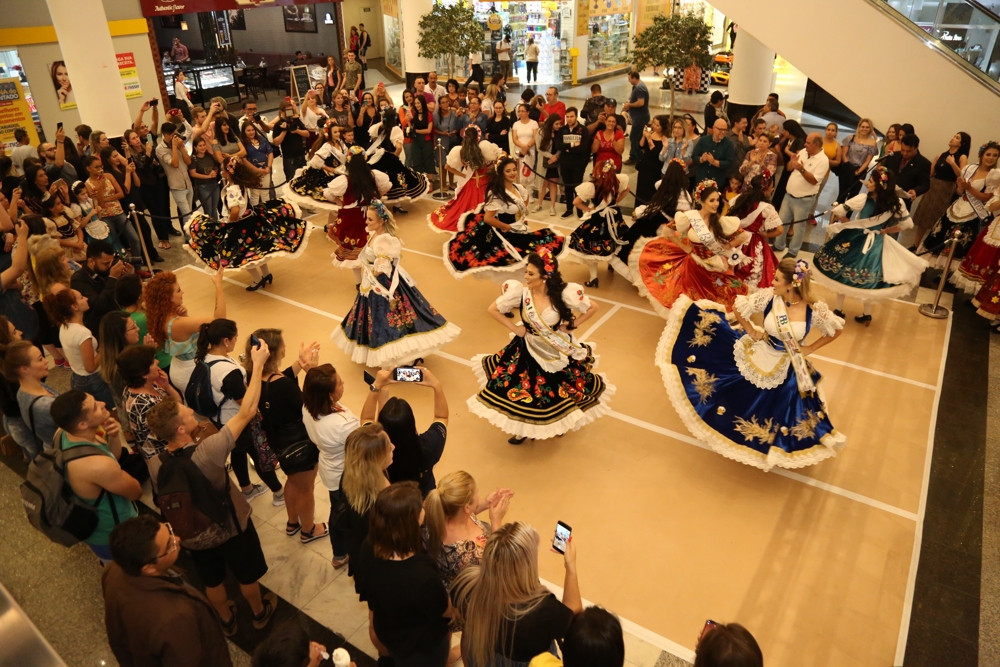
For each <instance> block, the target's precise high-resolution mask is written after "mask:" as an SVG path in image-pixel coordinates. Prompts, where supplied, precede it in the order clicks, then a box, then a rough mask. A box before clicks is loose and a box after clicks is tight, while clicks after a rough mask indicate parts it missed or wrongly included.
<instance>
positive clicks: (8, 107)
mask: <svg viewBox="0 0 1000 667" xmlns="http://www.w3.org/2000/svg"><path fill="white" fill-rule="evenodd" d="M18 128H24V129H25V130H27V131H28V139H29V141H30V143H31V145H32V146H37V145H38V132H36V131H35V121H34V120H32V118H31V111H30V110H29V109H28V101H27V100H26V99H25V97H24V88H22V87H21V81H20V79H16V78H14V79H0V144H2V145H3V150H4V153H6V154H7V155H10V152H11V151H12V150H14V146H16V145H17V142H16V141H14V130H16V129H18Z"/></svg>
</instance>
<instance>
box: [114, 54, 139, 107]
mask: <svg viewBox="0 0 1000 667" xmlns="http://www.w3.org/2000/svg"><path fill="white" fill-rule="evenodd" d="M115 56H116V57H117V58H118V73H119V74H120V75H121V77H122V85H123V86H124V87H125V99H127V100H131V99H135V98H137V97H142V86H141V85H139V69H138V68H137V67H136V66H135V56H134V55H133V54H131V53H116V54H115Z"/></svg>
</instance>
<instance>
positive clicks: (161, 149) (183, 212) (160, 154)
mask: <svg viewBox="0 0 1000 667" xmlns="http://www.w3.org/2000/svg"><path fill="white" fill-rule="evenodd" d="M160 138H161V141H160V143H159V144H157V145H156V159H157V160H159V161H160V166H162V167H163V172H164V173H165V174H166V175H167V185H168V186H169V188H170V196H171V197H173V199H174V203H175V204H177V215H179V216H180V223H181V229H184V224H185V223H186V222H187V219H188V217H189V216H190V215H191V211H192V210H193V208H194V189H193V188H192V187H191V177H190V176H189V175H188V165H189V164H191V156H190V155H188V152H187V150H186V149H185V148H184V139H183V138H182V137H181V136H180V134H178V132H177V126H176V125H174V124H173V123H164V124H163V125H161V126H160Z"/></svg>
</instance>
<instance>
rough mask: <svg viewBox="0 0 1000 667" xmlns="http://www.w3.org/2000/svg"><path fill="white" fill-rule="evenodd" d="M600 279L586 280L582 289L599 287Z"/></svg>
mask: <svg viewBox="0 0 1000 667" xmlns="http://www.w3.org/2000/svg"><path fill="white" fill-rule="evenodd" d="M600 282H601V281H600V279H598V278H594V279H593V280H588V281H587V282H585V283H584V284H583V286H584V287H598V286H599V285H600Z"/></svg>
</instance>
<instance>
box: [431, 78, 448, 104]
mask: <svg viewBox="0 0 1000 667" xmlns="http://www.w3.org/2000/svg"><path fill="white" fill-rule="evenodd" d="M426 90H427V92H428V93H430V94H431V95H433V96H434V100H435V101H437V100H439V99H441V98H442V97H444V96H445V95H447V94H448V87H447V86H439V85H438V73H437V72H428V73H427V88H426Z"/></svg>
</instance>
